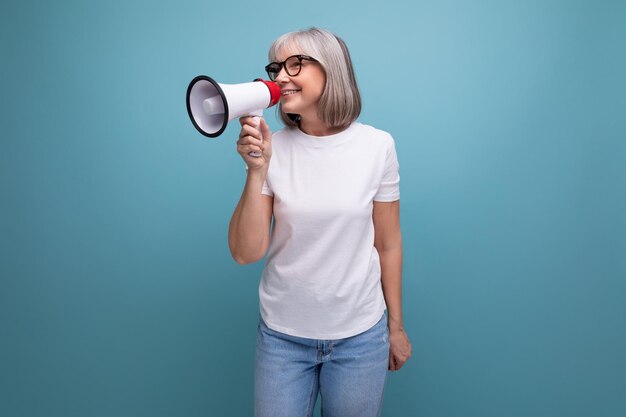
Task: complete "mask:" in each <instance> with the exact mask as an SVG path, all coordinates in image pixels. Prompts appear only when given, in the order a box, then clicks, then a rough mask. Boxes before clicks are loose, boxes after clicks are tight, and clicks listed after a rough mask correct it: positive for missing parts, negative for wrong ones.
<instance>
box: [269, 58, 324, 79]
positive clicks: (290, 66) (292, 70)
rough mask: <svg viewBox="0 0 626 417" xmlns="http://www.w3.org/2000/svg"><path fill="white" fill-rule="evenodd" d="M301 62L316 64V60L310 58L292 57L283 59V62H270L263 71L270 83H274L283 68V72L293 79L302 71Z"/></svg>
mask: <svg viewBox="0 0 626 417" xmlns="http://www.w3.org/2000/svg"><path fill="white" fill-rule="evenodd" d="M302 61H313V62H318V61H317V59H315V58H311V57H310V56H307V55H292V56H290V57H289V58H287V59H285V60H284V61H283V62H272V63H270V64H268V65H266V66H265V71H267V76H268V77H270V80H272V81H276V77H278V73H279V72H280V70H281V69H283V68H285V71H287V75H289V76H291V77H295V76H296V75H298V74H300V70H301V69H302Z"/></svg>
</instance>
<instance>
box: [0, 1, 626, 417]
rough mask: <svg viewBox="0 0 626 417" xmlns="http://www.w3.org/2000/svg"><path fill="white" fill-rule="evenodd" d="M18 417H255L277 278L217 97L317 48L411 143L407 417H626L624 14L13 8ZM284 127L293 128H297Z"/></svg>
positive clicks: (17, 4)
mask: <svg viewBox="0 0 626 417" xmlns="http://www.w3.org/2000/svg"><path fill="white" fill-rule="evenodd" d="M0 16H2V17H1V18H0V19H1V21H0V23H1V24H0V33H1V43H2V44H1V45H2V49H1V51H2V65H1V66H0V71H1V72H0V82H1V85H2V95H1V97H2V101H1V103H0V105H1V112H0V117H1V118H2V119H1V123H2V126H1V132H2V133H1V136H2V145H1V146H2V147H1V153H0V187H1V188H0V191H1V194H0V195H1V197H0V198H1V200H0V210H1V212H2V216H1V223H0V227H1V229H0V234H1V240H0V244H1V247H0V250H1V251H0V256H1V258H0V259H1V263H0V273H1V277H2V279H1V287H0V320H1V322H0V415H2V416H7V417H8V416H11V417H20V416H24V417H26V416H28V417H33V416H68V417H69V416H81V417H84V416H151V417H156V416H175V415H176V416H179V415H180V416H207V415H211V416H247V415H251V414H252V386H253V385H252V372H253V362H254V355H253V354H254V341H255V332H256V324H257V320H258V301H257V284H258V279H259V275H260V272H261V268H262V262H259V263H257V264H253V265H248V266H239V265H237V264H236V263H235V262H234V261H233V260H232V259H231V257H230V253H229V251H228V245H227V230H228V222H229V220H230V216H231V214H232V211H233V209H234V207H235V205H236V203H237V201H238V199H239V197H240V194H241V191H242V188H243V184H244V181H245V171H244V163H243V161H242V160H241V158H240V156H239V155H238V154H237V153H236V145H235V139H236V136H237V133H238V129H237V126H236V123H235V124H232V125H231V126H229V127H228V129H227V130H226V132H225V134H224V135H223V136H222V137H220V138H219V139H216V140H212V139H207V138H204V137H203V136H201V135H200V134H199V133H198V132H196V131H195V129H194V128H193V126H192V125H191V123H190V121H189V118H188V116H187V113H186V109H185V91H186V88H187V85H188V83H189V81H190V80H191V79H192V78H193V77H194V76H196V75H198V74H207V75H210V76H212V77H213V78H215V79H216V80H218V81H219V82H222V83H240V82H247V81H250V80H252V79H253V78H256V77H259V76H264V75H265V74H264V73H263V71H262V69H263V66H264V65H265V64H266V62H267V61H266V59H267V58H266V54H267V50H268V48H269V46H270V44H271V42H272V41H273V40H274V39H275V38H276V37H278V36H279V35H280V34H282V33H284V32H288V31H291V30H297V29H300V28H306V27H309V26H311V25H316V26H320V27H325V28H328V29H330V30H332V31H334V32H335V33H337V34H339V35H340V36H342V37H343V38H344V39H345V40H346V42H347V43H348V45H349V47H350V49H351V52H352V56H353V60H354V64H355V68H356V71H357V77H358V81H359V84H360V87H361V89H362V94H363V99H364V108H363V112H362V115H361V118H360V121H362V122H363V123H367V124H371V125H374V126H376V127H378V128H380V129H384V130H387V131H389V132H390V133H392V135H393V136H394V138H395V140H396V145H397V150H398V155H399V161H400V167H401V168H400V174H401V178H402V180H401V190H402V191H401V192H402V200H401V201H402V207H401V218H402V231H403V239H404V251H405V262H404V303H405V304H404V313H405V322H406V327H407V330H408V333H409V335H410V337H411V340H412V342H413V348H414V356H413V358H412V359H411V360H410V361H409V362H408V363H407V364H406V366H405V367H404V368H403V369H402V370H401V371H400V372H398V373H393V374H390V375H389V378H388V385H387V390H386V397H385V404H384V412H383V415H384V416H394V417H395V416H429V417H448V416H450V417H456V416H480V417H490V416H493V417H501V416H535V417H538V416H567V417H575V416H596V417H598V416H623V415H626V396H625V395H624V393H625V392H626V314H625V313H626V219H625V215H624V213H625V211H626V117H625V115H626V82H625V79H624V74H626V52H625V51H626V48H625V43H624V40H625V39H626V25H625V24H624V22H625V21H626V5H625V2H623V1H596V2H593V1H523V2H517V1H475V2H466V1H432V2H425V1H411V2H409V1H406V2H398V1H386V2H382V3H381V2H371V1H363V0H361V1H356V0H354V1H344V2H339V1H325V0H324V1H316V2H283V3H279V2H274V3H271V2H270V3H258V2H254V3H253V2H250V3H245V2H219V3H215V2H209V1H179V2H174V1H167V2H164V1H158V0H157V1H154V0H153V1H121V0H113V1H107V2H86V1H60V2H47V1H24V0H21V1H17V0H4V1H3V2H2V6H0ZM266 117H267V119H268V121H269V123H270V125H271V126H272V128H274V129H277V128H279V127H280V125H279V123H278V122H277V119H276V117H275V113H274V111H273V110H270V111H266Z"/></svg>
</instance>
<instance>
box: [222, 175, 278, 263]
mask: <svg viewBox="0 0 626 417" xmlns="http://www.w3.org/2000/svg"><path fill="white" fill-rule="evenodd" d="M264 180H265V176H264V174H262V173H259V172H256V171H248V177H247V179H246V185H245V187H244V189H243V193H242V195H241V198H240V199H239V203H238V204H237V207H236V208H235V212H234V213H233V216H232V218H231V220H230V224H229V226H228V246H229V247H230V253H231V255H232V256H233V258H234V259H235V261H237V263H238V264H242V265H244V264H249V263H253V262H257V261H259V260H260V259H262V258H263V257H264V256H265V253H266V252H267V248H268V247H269V242H270V225H271V222H272V210H273V204H274V198H273V197H270V196H267V195H264V194H261V188H262V187H263V181H264Z"/></svg>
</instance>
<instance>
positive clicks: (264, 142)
mask: <svg viewBox="0 0 626 417" xmlns="http://www.w3.org/2000/svg"><path fill="white" fill-rule="evenodd" d="M259 122H260V123H259V124H257V122H256V120H255V119H254V118H253V117H250V116H246V117H242V118H240V119H239V123H240V124H241V132H240V133H239V139H238V140H237V152H238V153H239V155H241V157H242V158H243V160H244V161H245V163H246V165H247V166H248V170H265V171H266V172H267V169H268V168H269V163H270V159H271V158H272V131H271V130H270V128H269V126H268V125H267V123H265V120H264V119H263V118H259ZM250 152H261V156H259V157H255V156H251V155H249V154H250Z"/></svg>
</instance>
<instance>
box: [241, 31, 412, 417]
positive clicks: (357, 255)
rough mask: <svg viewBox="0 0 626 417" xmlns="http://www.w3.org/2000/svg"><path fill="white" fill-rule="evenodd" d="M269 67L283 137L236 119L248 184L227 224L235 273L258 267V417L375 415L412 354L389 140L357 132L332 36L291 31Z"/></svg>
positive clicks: (352, 99) (353, 92) (347, 67)
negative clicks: (317, 410)
mask: <svg viewBox="0 0 626 417" xmlns="http://www.w3.org/2000/svg"><path fill="white" fill-rule="evenodd" d="M269 58H270V62H271V63H270V64H269V65H268V66H267V67H266V71H267V73H268V75H269V77H270V79H271V80H274V81H276V82H277V83H278V85H279V86H280V88H281V100H280V104H279V108H278V111H279V114H280V117H281V119H282V121H283V122H284V124H285V125H286V127H285V128H284V129H282V130H280V131H278V132H276V133H274V134H272V132H271V131H270V129H269V127H268V125H267V124H266V123H265V121H264V120H263V119H261V120H260V122H259V123H258V124H257V123H255V121H254V119H252V118H249V117H244V118H241V119H240V123H241V126H242V127H241V133H240V135H239V140H238V141H237V152H238V153H239V154H240V155H241V157H242V158H243V159H244V161H245V163H246V167H247V171H248V174H247V179H246V184H245V187H244V190H243V194H242V196H241V199H240V201H239V203H238V204H237V207H236V209H235V212H234V214H233V217H232V219H231V222H230V226H229V246H230V250H231V253H232V255H233V258H234V259H235V260H236V261H237V262H238V263H240V264H247V263H252V262H256V261H258V260H260V259H262V258H263V257H264V256H265V255H266V252H267V255H268V257H267V261H266V263H265V267H264V269H263V274H262V278H261V282H260V285H259V298H260V309H261V319H260V322H259V327H258V332H257V349H256V365H255V415H257V416H272V417H277V416H288V417H293V416H310V415H311V414H312V412H313V408H314V405H315V401H316V399H317V395H318V393H320V395H321V401H322V410H323V415H324V416H340V417H347V416H359V417H364V416H378V415H380V411H381V408H382V398H383V389H384V385H385V380H386V373H387V370H392V371H395V370H398V369H400V368H401V367H402V365H403V364H404V362H405V361H406V360H407V359H408V358H409V356H410V355H411V345H410V343H409V340H408V337H407V335H406V333H405V332H404V329H403V321H402V304H401V298H402V296H401V275H402V238H401V234H400V221H399V205H400V201H399V198H400V194H399V175H398V163H397V157H396V151H395V145H394V141H393V138H392V137H391V136H390V135H389V134H388V133H386V132H383V131H380V130H377V129H374V128H373V127H370V126H367V125H364V124H361V123H358V122H356V118H357V117H358V115H359V113H360V111H361V98H360V95H359V91H358V88H357V85H356V79H355V76H354V72H353V69H352V62H351V59H350V54H349V52H348V49H347V47H346V45H345V43H344V42H343V40H342V39H340V38H339V37H337V36H335V35H334V34H332V33H330V32H328V31H326V30H322V29H317V28H311V29H308V30H304V31H299V32H292V33H287V34H285V35H283V36H281V37H280V38H279V39H277V40H276V41H275V42H274V44H273V45H272V47H271V48H270V52H269ZM253 152H260V153H261V156H260V157H254V156H251V155H250V153H253ZM272 216H273V217H274V226H273V229H272V230H270V226H271V221H272ZM385 309H387V316H386V315H385Z"/></svg>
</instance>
